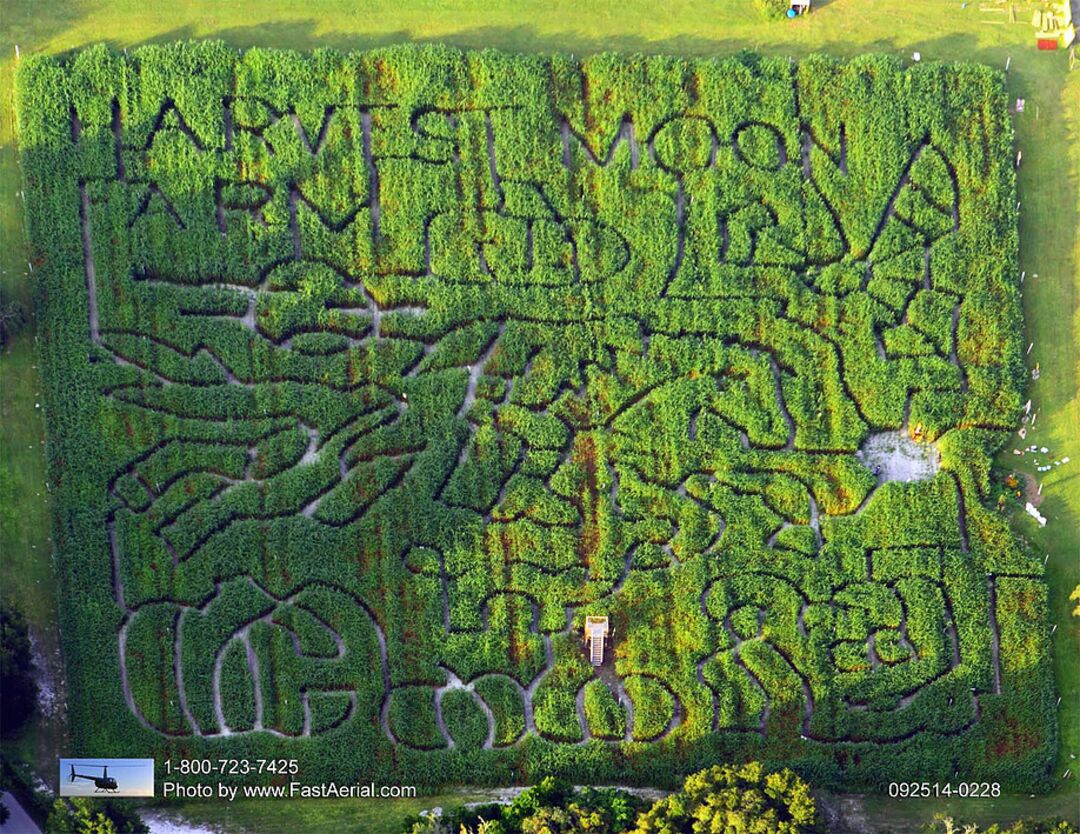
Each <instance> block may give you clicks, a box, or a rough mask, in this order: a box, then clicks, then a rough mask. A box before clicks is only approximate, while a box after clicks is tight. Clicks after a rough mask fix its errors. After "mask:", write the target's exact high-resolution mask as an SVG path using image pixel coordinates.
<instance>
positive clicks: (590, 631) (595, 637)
mask: <svg viewBox="0 0 1080 834" xmlns="http://www.w3.org/2000/svg"><path fill="white" fill-rule="evenodd" d="M610 634H611V629H610V627H609V626H608V618H607V617H586V618H585V644H586V645H587V646H588V647H589V661H590V662H591V663H592V665H593V666H600V665H601V664H602V663H603V662H604V641H605V640H606V639H607V638H608V636H609V635H610Z"/></svg>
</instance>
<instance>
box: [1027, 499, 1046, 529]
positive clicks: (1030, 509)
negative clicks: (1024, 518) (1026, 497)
mask: <svg viewBox="0 0 1080 834" xmlns="http://www.w3.org/2000/svg"><path fill="white" fill-rule="evenodd" d="M1024 512H1026V513H1027V514H1028V515H1029V516H1031V517H1032V518H1034V519H1035V520H1036V521H1037V522H1039V526H1040V527H1045V526H1046V517H1045V516H1044V515H1043V514H1042V513H1040V512H1039V511H1038V509H1037V508H1036V507H1035V505H1034V504H1032V503H1031V502H1030V501H1028V502H1027V504H1026V505H1025V506H1024Z"/></svg>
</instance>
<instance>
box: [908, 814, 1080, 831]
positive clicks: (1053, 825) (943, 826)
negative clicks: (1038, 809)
mask: <svg viewBox="0 0 1080 834" xmlns="http://www.w3.org/2000/svg"><path fill="white" fill-rule="evenodd" d="M926 831H927V834H1077V830H1076V826H1075V825H1073V824H1072V823H1069V822H1066V821H1065V820H1041V821H1035V820H1019V821H1017V822H1014V823H1006V824H1004V825H997V824H995V825H991V826H990V827H989V828H980V827H979V826H978V825H977V824H976V823H973V822H967V823H964V822H957V821H956V820H954V819H953V818H952V817H949V816H946V815H945V814H935V815H934V821H933V822H932V823H930V824H929V825H927V826H926Z"/></svg>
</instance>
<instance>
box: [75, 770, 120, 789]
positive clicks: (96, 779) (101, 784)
mask: <svg viewBox="0 0 1080 834" xmlns="http://www.w3.org/2000/svg"><path fill="white" fill-rule="evenodd" d="M91 766H92V765H91ZM101 768H102V771H101V775H100V776H87V775H86V774H85V773H76V772H75V765H71V778H70V779H69V781H71V782H74V781H75V780H76V779H87V780H89V781H91V782H93V783H94V793H116V791H117V789H118V788H119V787H120V785H119V784H118V783H117V781H116V780H115V779H114V778H113V777H111V776H110V775H109V766H108V765H102V766H101Z"/></svg>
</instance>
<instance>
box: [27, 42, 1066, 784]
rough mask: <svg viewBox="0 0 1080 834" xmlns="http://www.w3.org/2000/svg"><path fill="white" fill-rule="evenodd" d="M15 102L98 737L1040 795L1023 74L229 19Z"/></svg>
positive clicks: (467, 777) (69, 620) (540, 767)
mask: <svg viewBox="0 0 1080 834" xmlns="http://www.w3.org/2000/svg"><path fill="white" fill-rule="evenodd" d="M17 95H18V106H19V128H20V144H21V152H22V162H23V166H24V171H25V178H26V188H27V200H28V202H27V205H28V223H29V227H30V234H31V239H32V241H33V245H34V256H35V261H34V264H33V266H34V277H35V280H36V286H37V289H38V300H39V305H38V306H39V328H40V332H41V335H42V338H41V356H42V361H43V363H44V373H45V380H46V386H47V391H46V393H45V406H46V417H47V425H48V432H49V445H48V449H49V462H50V486H51V490H52V493H53V502H54V507H55V517H56V521H55V528H54V538H55V545H56V548H57V553H58V564H59V570H60V574H61V578H62V596H63V600H64V605H63V614H62V621H63V629H64V639H65V645H66V648H67V655H68V662H69V671H70V677H71V679H72V683H73V686H72V688H73V691H80V692H86V693H94V695H93V697H84V698H82V699H80V701H78V702H74V703H72V705H71V708H72V715H73V720H72V726H73V728H74V731H75V733H76V741H77V743H78V745H79V747H80V749H81V752H84V753H87V754H89V753H92V754H93V755H98V756H100V755H109V754H116V755H134V754H136V752H145V753H151V754H157V755H162V756H165V755H170V756H174V757H176V756H180V755H187V756H211V757H218V756H226V755H228V756H252V755H256V754H259V755H267V756H271V755H278V756H290V757H296V758H298V759H300V761H301V768H302V771H303V772H304V774H305V775H306V776H312V775H319V774H321V775H323V776H325V777H327V778H331V777H332V778H337V779H342V778H345V777H348V776H354V777H359V776H366V777H376V776H379V775H381V776H383V777H386V778H389V777H390V776H392V775H395V774H397V775H401V774H408V775H409V777H410V779H411V780H412V781H414V782H427V783H431V784H436V783H443V782H452V781H469V782H508V781H514V780H520V779H523V778H529V777H531V776H534V775H536V774H538V773H541V772H552V771H555V772H561V773H564V774H567V775H573V776H574V777H575V778H576V779H578V780H580V779H582V778H592V779H598V780H602V779H625V780H637V781H651V782H653V783H666V782H669V781H671V780H673V779H674V778H675V776H676V774H678V773H685V772H689V771H692V770H695V769H697V768H699V767H701V766H703V765H705V764H709V763H712V762H715V761H717V760H721V759H727V760H739V759H745V758H749V757H754V758H758V759H762V760H764V761H766V762H769V763H777V764H781V763H782V764H784V765H788V766H794V767H796V768H797V769H799V770H800V771H801V772H803V773H804V774H806V775H809V776H811V777H813V778H815V779H818V780H820V781H821V782H822V783H825V784H832V785H838V786H845V787H853V786H864V787H865V786H869V787H874V786H880V785H881V784H882V783H883V782H888V781H892V780H896V779H899V778H915V777H919V778H941V779H948V778H955V777H956V775H959V776H960V777H962V778H978V777H985V778H993V779H994V780H996V781H1000V782H1002V783H1003V784H1007V785H1010V786H1013V787H1015V788H1023V789H1027V788H1036V787H1039V786H1042V785H1044V784H1045V782H1046V778H1047V773H1048V768H1049V766H1050V763H1051V761H1052V760H1053V757H1054V755H1055V752H1056V744H1057V739H1056V729H1055V724H1054V720H1053V715H1054V710H1053V704H1054V700H1055V698H1056V695H1055V692H1054V687H1053V680H1052V674H1051V669H1050V648H1049V642H1048V634H1047V631H1048V629H1047V624H1046V589H1045V587H1044V584H1043V581H1042V578H1041V573H1042V567H1041V559H1038V558H1033V557H1032V556H1031V555H1030V554H1028V553H1027V552H1025V550H1024V549H1023V548H1022V546H1021V545H1020V543H1019V542H1018V541H1017V540H1016V538H1015V537H1014V536H1013V535H1012V533H1011V532H1010V530H1009V528H1008V526H1007V524H1006V522H1005V520H1004V518H1003V517H1002V516H1001V515H999V514H998V513H996V512H995V511H994V510H992V509H990V508H988V507H987V506H985V505H984V501H985V500H986V498H987V494H988V490H989V481H988V477H989V467H990V461H991V457H992V456H993V454H994V452H995V451H996V450H997V449H998V448H999V447H1000V446H1001V444H1002V443H1003V442H1004V440H1005V438H1006V436H1007V434H1008V432H1009V431H1010V427H1011V426H1013V425H1014V423H1015V421H1016V419H1017V416H1018V411H1019V407H1020V402H1021V384H1022V374H1023V366H1022V362H1021V356H1020V354H1021V345H1020V342H1021V339H1022V329H1021V328H1022V322H1021V313H1020V305H1019V295H1018V288H1017V278H1016V272H1017V269H1016V258H1017V233H1016V211H1015V203H1016V199H1017V197H1016V193H1015V184H1014V177H1013V172H1012V169H1011V166H1010V164H1009V160H1010V158H1011V142H1012V130H1011V127H1010V125H1009V123H1008V121H1007V113H1006V104H1005V94H1004V89H1003V86H1002V83H1001V81H1000V79H999V77H998V76H997V74H995V73H993V72H991V71H989V70H987V69H985V68H982V67H976V66H946V65H920V66H916V67H911V68H907V69H905V68H904V67H902V66H901V65H900V63H899V62H897V61H895V60H893V59H888V58H884V57H868V58H862V59H857V60H855V61H852V62H850V63H839V62H835V61H832V60H829V59H825V58H812V59H809V60H806V61H804V62H802V63H800V64H794V63H791V62H789V61H786V60H776V59H766V58H758V57H755V56H740V57H739V58H733V59H725V60H700V61H689V60H680V59H675V58H662V57H651V58H641V57H635V58H631V57H618V56H610V55H605V56H597V57H592V58H588V59H585V60H580V61H579V60H574V59H572V58H570V57H567V56H553V57H546V58H544V57H525V56H513V55H506V54H500V53H494V52H477V53H463V52H458V51H454V50H450V49H444V48H436V47H427V48H419V47H399V48H391V49H385V50H376V51H372V52H362V53H352V54H341V53H334V52H315V53H313V54H311V55H307V56H304V55H299V54H295V53H289V52H275V51H267V50H257V49H256V50H250V51H248V52H245V53H243V54H238V53H237V52H235V51H230V50H229V49H227V48H226V47H225V46H223V45H221V44H217V43H191V44H183V45H174V46H164V47H146V48H143V49H140V50H137V51H134V52H133V53H132V54H131V55H130V56H129V55H125V54H118V53H115V52H110V51H109V50H107V49H105V48H103V47H98V48H93V49H89V50H86V51H83V52H81V53H78V54H76V55H72V56H68V57H66V58H61V59H56V58H40V59H31V60H29V61H26V62H24V66H23V67H22V69H21V72H20V74H19V77H18V81H17ZM913 438H914V439H913ZM916 441H917V442H916ZM587 615H598V616H607V617H609V618H610V621H611V625H612V633H611V636H610V638H609V639H608V642H607V646H606V649H605V655H604V658H603V663H602V664H601V665H600V666H594V665H592V664H591V663H590V662H589V655H588V653H587V650H586V648H585V647H584V645H583V643H582V625H583V622H584V618H585V617H586V616H587Z"/></svg>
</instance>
